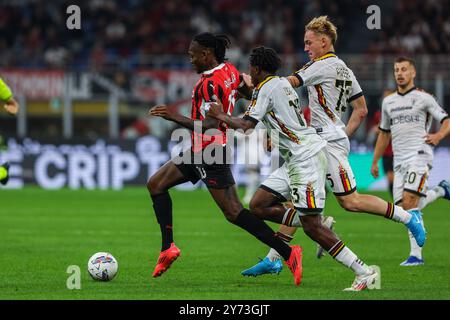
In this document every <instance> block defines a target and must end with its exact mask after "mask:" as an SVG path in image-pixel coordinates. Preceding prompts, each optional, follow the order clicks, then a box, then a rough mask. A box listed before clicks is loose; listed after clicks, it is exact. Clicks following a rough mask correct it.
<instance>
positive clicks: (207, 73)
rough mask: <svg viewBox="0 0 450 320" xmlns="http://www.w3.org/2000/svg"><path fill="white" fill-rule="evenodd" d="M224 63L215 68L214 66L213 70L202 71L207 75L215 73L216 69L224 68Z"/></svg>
mask: <svg viewBox="0 0 450 320" xmlns="http://www.w3.org/2000/svg"><path fill="white" fill-rule="evenodd" d="M224 65H225V63H223V62H222V63H221V64H219V65H218V66H217V67H215V68H213V69H211V70H207V71H203V72H202V75H205V76H207V75H209V74H211V73H213V72H214V71H216V70H219V69H222V68H223V66H224Z"/></svg>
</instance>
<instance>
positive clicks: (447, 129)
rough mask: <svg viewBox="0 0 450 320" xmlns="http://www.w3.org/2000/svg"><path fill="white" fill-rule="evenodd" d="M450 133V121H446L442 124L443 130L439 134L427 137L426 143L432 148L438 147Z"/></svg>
mask: <svg viewBox="0 0 450 320" xmlns="http://www.w3.org/2000/svg"><path fill="white" fill-rule="evenodd" d="M449 133H450V119H448V118H447V119H445V120H444V121H443V122H442V125H441V128H440V129H439V131H438V132H436V133H433V134H427V135H426V136H425V142H426V143H428V144H431V145H432V146H437V145H438V144H439V142H441V140H442V139H444V138H445V137H446V136H448V134H449Z"/></svg>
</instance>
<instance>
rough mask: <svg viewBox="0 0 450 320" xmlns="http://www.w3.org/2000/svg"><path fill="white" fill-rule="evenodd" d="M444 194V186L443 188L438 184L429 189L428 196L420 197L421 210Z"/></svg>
mask: <svg viewBox="0 0 450 320" xmlns="http://www.w3.org/2000/svg"><path fill="white" fill-rule="evenodd" d="M444 195H445V191H444V188H442V187H440V186H436V187H434V188H433V189H430V190H428V191H427V196H426V197H421V198H420V201H419V210H422V209H423V208H425V207H426V206H427V205H429V204H430V203H432V202H433V201H435V200H436V199H438V198H442V197H443V196H444Z"/></svg>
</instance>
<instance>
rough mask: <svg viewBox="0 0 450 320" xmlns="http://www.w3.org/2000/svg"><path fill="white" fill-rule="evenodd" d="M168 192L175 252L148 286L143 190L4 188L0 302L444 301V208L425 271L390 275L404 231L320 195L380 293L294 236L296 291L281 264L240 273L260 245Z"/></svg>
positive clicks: (209, 203) (433, 217)
mask: <svg viewBox="0 0 450 320" xmlns="http://www.w3.org/2000/svg"><path fill="white" fill-rule="evenodd" d="M171 195H172V199H173V203H174V237H175V241H176V243H177V245H178V247H179V248H180V249H181V251H182V254H181V257H180V258H179V259H178V260H177V261H176V262H175V263H174V265H173V266H172V268H171V269H170V270H169V271H168V272H167V273H166V274H164V275H163V276H162V277H160V278H157V279H153V278H152V276H151V273H152V271H153V267H154V265H155V262H156V259H157V256H158V253H159V249H160V233H159V227H158V225H157V223H156V219H155V216H154V214H153V209H152V206H151V201H150V199H149V196H148V194H147V191H146V190H145V189H144V188H139V189H138V188H128V189H125V190H122V191H71V190H61V191H44V190H40V189H36V188H26V189H24V190H1V192H0V246H1V250H0V257H1V258H0V261H1V271H0V299H158V300H159V299H227V300H228V299H263V300H264V299H450V272H449V267H450V250H449V243H450V233H449V230H450V202H446V201H445V200H442V199H440V200H438V201H437V202H436V203H434V204H433V205H431V206H430V207H428V208H426V210H425V211H424V219H425V224H426V227H427V231H428V242H427V244H426V245H425V250H424V258H425V261H426V264H425V265H424V266H420V267H412V268H405V267H400V266H399V263H400V262H401V261H403V260H404V259H405V258H406V257H407V255H408V253H409V241H408V239H407V232H406V229H405V227H404V226H402V225H401V224H398V223H394V222H391V221H387V220H386V219H384V218H379V217H374V216H369V215H366V214H356V213H347V212H345V211H343V210H342V209H341V208H339V206H338V205H337V203H336V201H335V199H334V198H333V197H329V199H328V201H327V208H326V213H327V214H328V215H333V216H335V218H336V220H337V223H336V225H335V230H336V231H337V233H338V234H339V235H340V236H341V238H342V239H343V240H344V241H345V243H346V244H347V245H349V247H350V248H351V249H352V250H353V251H354V252H356V253H357V254H358V255H359V256H360V258H362V259H363V260H364V261H366V262H367V263H369V264H378V265H379V266H380V267H381V274H382V282H381V290H373V291H369V292H361V293H348V292H342V289H343V288H345V287H348V286H349V285H350V284H351V282H352V281H353V274H352V272H351V271H350V270H348V269H347V268H345V267H343V266H342V265H340V264H338V263H337V262H335V261H333V260H332V259H331V258H330V257H329V256H326V257H325V258H323V259H321V260H318V259H316V257H315V252H316V246H315V244H314V243H313V242H312V241H311V240H310V239H309V238H307V237H306V236H305V235H304V234H303V232H302V231H299V232H298V233H297V236H296V238H295V240H294V242H295V243H300V244H301V245H302V246H303V249H304V255H303V282H302V284H301V286H299V287H296V286H295V285H294V284H293V279H292V276H291V273H290V272H289V270H288V269H287V268H286V267H285V268H284V270H283V272H282V273H281V274H280V275H279V276H276V275H271V276H263V277H258V278H246V277H243V276H241V275H240V271H241V270H243V269H245V268H247V267H249V266H251V265H253V264H254V263H255V262H257V257H264V256H265V254H266V252H267V248H266V247H265V246H264V245H263V244H261V243H259V242H258V241H257V240H256V239H255V238H253V237H252V236H250V235H248V234H247V233H246V232H244V231H243V230H241V229H239V228H238V227H236V226H234V225H232V224H230V223H228V222H227V221H226V220H225V219H224V218H223V216H222V214H221V213H220V211H219V210H218V209H217V208H216V206H215V205H214V203H213V200H212V199H211V198H210V197H209V195H208V193H207V192H206V191H203V190H199V191H195V192H182V191H174V192H172V193H171ZM380 195H381V196H382V197H385V198H387V197H388V195H387V194H384V193H381V194H380ZM271 226H272V227H273V228H277V226H276V225H275V224H271ZM97 251H109V252H111V253H112V254H113V255H114V256H115V257H116V258H117V260H118V262H119V273H118V276H117V277H116V278H115V279H114V280H113V281H111V282H107V283H102V282H95V281H93V280H91V279H90V277H89V275H88V274H87V271H86V265H87V260H88V258H89V257H90V256H91V255H92V254H93V253H95V252H97ZM69 265H78V266H80V268H81V271H82V276H81V290H68V289H67V288H66V280H67V278H68V277H69V274H67V273H66V270H67V267H68V266H69Z"/></svg>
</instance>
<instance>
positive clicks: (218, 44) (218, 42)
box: [193, 32, 231, 63]
mask: <svg viewBox="0 0 450 320" xmlns="http://www.w3.org/2000/svg"><path fill="white" fill-rule="evenodd" d="M193 40H194V41H196V42H197V43H198V44H199V45H201V46H203V47H205V48H212V49H214V56H215V57H216V59H217V62H218V63H222V62H224V61H225V51H226V50H227V48H228V46H229V45H230V44H231V41H230V38H228V36H226V35H225V34H212V33H209V32H204V33H200V34H197V35H196V36H195V37H194V39H193Z"/></svg>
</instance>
